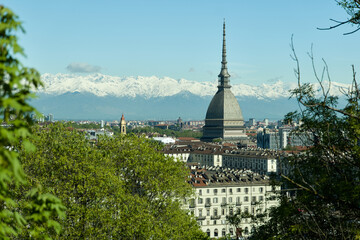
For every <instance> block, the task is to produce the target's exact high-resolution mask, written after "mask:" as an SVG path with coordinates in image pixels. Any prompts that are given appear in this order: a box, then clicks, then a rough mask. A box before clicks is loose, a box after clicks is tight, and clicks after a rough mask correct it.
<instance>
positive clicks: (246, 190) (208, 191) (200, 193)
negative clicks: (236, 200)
mask: <svg viewBox="0 0 360 240" xmlns="http://www.w3.org/2000/svg"><path fill="white" fill-rule="evenodd" d="M255 191H256V188H253V192H255ZM236 192H238V193H240V192H241V188H236ZM244 192H245V193H249V188H244ZM262 192H264V188H263V187H259V193H262ZM198 193H199V195H202V189H199V192H198ZM206 193H210V189H206ZM217 193H218V189H213V194H214V195H217ZM221 193H226V189H225V188H222V189H221ZM229 194H233V189H232V188H229Z"/></svg>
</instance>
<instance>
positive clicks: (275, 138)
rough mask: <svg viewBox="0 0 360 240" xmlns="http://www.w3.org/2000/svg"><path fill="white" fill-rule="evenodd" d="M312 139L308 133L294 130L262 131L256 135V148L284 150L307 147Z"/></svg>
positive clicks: (311, 143)
mask: <svg viewBox="0 0 360 240" xmlns="http://www.w3.org/2000/svg"><path fill="white" fill-rule="evenodd" d="M313 141H314V137H313V135H312V134H311V133H310V132H297V131H296V130H295V129H294V128H280V129H279V131H273V132H270V131H269V130H268V129H264V130H263V131H262V132H259V133H258V134H257V146H258V147H259V148H264V149H275V150H279V149H285V148H287V147H309V146H312V145H313Z"/></svg>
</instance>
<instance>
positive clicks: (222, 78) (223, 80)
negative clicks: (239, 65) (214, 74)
mask: <svg viewBox="0 0 360 240" xmlns="http://www.w3.org/2000/svg"><path fill="white" fill-rule="evenodd" d="M218 77H219V86H218V87H219V88H224V87H226V88H230V87H231V86H230V85H229V82H230V74H229V73H228V70H227V61H226V40H225V19H224V25H223V46H222V60H221V71H220V74H219V75H218Z"/></svg>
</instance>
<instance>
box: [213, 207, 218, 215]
mask: <svg viewBox="0 0 360 240" xmlns="http://www.w3.org/2000/svg"><path fill="white" fill-rule="evenodd" d="M217 215H218V210H217V208H214V216H217Z"/></svg>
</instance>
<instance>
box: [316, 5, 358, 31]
mask: <svg viewBox="0 0 360 240" xmlns="http://www.w3.org/2000/svg"><path fill="white" fill-rule="evenodd" d="M335 1H336V2H337V3H338V5H340V6H341V7H343V8H344V9H345V11H346V12H347V14H348V15H349V17H348V19H347V20H341V21H338V20H334V19H330V20H331V21H333V22H334V25H332V26H330V27H328V28H318V29H320V30H330V29H333V28H337V27H340V26H342V25H344V24H351V25H353V26H355V27H356V29H355V30H353V31H350V32H347V33H344V35H348V34H352V33H355V32H357V31H359V30H360V0H335Z"/></svg>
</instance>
